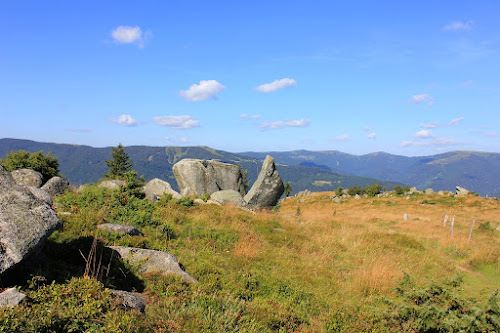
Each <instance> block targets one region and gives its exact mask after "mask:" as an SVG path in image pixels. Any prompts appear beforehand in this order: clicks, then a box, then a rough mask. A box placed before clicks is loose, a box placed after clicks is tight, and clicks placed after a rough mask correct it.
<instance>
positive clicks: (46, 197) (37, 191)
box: [26, 186, 53, 206]
mask: <svg viewBox="0 0 500 333" xmlns="http://www.w3.org/2000/svg"><path fill="white" fill-rule="evenodd" d="M26 188H27V189H28V191H30V192H31V194H33V195H34V196H35V197H36V198H37V199H40V200H42V201H45V202H46V203H47V204H48V205H49V206H52V203H53V200H52V197H51V196H50V194H48V193H47V192H46V191H44V190H42V189H41V188H38V187H35V186H26Z"/></svg>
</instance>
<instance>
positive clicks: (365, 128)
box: [363, 126, 373, 132]
mask: <svg viewBox="0 0 500 333" xmlns="http://www.w3.org/2000/svg"><path fill="white" fill-rule="evenodd" d="M372 129H373V127H371V126H365V127H363V131H365V132H370V131H371V130H372Z"/></svg>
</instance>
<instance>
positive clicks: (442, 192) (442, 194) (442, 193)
mask: <svg viewBox="0 0 500 333" xmlns="http://www.w3.org/2000/svg"><path fill="white" fill-rule="evenodd" d="M438 194H439V195H440V196H444V195H445V194H446V193H445V192H444V191H439V192H438Z"/></svg>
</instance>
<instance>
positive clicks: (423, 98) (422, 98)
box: [410, 94, 434, 106]
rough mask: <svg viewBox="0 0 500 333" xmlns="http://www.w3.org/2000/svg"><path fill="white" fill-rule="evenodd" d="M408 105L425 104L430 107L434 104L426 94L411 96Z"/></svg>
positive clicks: (431, 98) (432, 99)
mask: <svg viewBox="0 0 500 333" xmlns="http://www.w3.org/2000/svg"><path fill="white" fill-rule="evenodd" d="M410 103H413V104H420V103H427V105H429V106H432V105H433V104H434V98H433V97H432V96H430V95H428V94H420V95H413V96H412V97H411V98H410Z"/></svg>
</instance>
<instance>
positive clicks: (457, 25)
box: [443, 20, 474, 31]
mask: <svg viewBox="0 0 500 333" xmlns="http://www.w3.org/2000/svg"><path fill="white" fill-rule="evenodd" d="M473 26H474V21H472V20H469V21H455V22H451V23H449V24H447V25H445V26H444V27H443V29H444V30H447V31H467V30H471V29H472V27H473Z"/></svg>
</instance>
